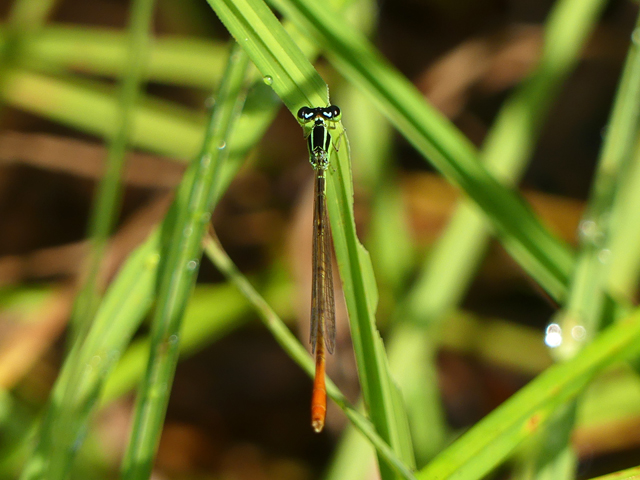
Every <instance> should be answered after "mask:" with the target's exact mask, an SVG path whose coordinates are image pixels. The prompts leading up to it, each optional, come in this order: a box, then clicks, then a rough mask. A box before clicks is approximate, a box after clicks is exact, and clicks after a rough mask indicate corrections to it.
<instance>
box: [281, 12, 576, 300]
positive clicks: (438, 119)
mask: <svg viewBox="0 0 640 480" xmlns="http://www.w3.org/2000/svg"><path fill="white" fill-rule="evenodd" d="M272 3H273V4H275V5H276V6H277V7H278V9H279V10H280V11H281V12H282V13H283V14H284V16H285V17H286V18H288V19H290V20H291V21H293V22H294V23H295V24H297V25H298V28H300V29H303V30H305V31H309V32H311V33H312V34H314V35H315V37H316V38H317V39H318V40H319V41H320V43H321V44H322V45H323V46H324V47H325V48H326V50H327V57H328V58H329V60H330V61H331V62H332V63H333V64H334V65H335V66H336V68H337V69H338V70H339V71H340V72H341V73H342V74H343V75H344V76H345V77H346V78H348V79H349V80H350V81H352V82H353V83H354V84H356V85H357V86H359V87H360V88H361V89H362V90H363V91H365V92H367V93H368V95H369V96H370V97H371V99H372V100H373V102H374V103H375V104H376V105H377V106H378V108H380V109H381V110H382V111H383V112H384V113H385V115H386V116H387V117H388V118H389V120H390V121H391V122H392V123H393V124H394V125H395V126H396V128H398V130H399V131H400V132H401V133H402V134H403V135H404V136H405V137H406V138H407V139H408V140H409V141H410V142H411V143H412V144H413V145H414V146H415V148H416V149H417V150H418V151H419V152H421V153H422V155H423V156H424V157H425V158H426V159H428V160H429V161H430V162H431V163H432V164H433V165H434V166H435V167H436V168H437V169H438V170H440V171H441V172H442V173H443V174H444V175H445V176H446V177H447V178H448V179H449V180H450V181H451V182H453V183H454V184H456V185H458V186H459V187H460V188H462V189H463V190H464V191H465V192H466V193H467V194H468V195H469V197H470V198H471V199H472V200H474V201H475V202H476V203H477V204H478V206H479V207H480V208H481V209H482V210H483V212H484V214H485V215H486V216H487V217H488V218H489V219H490V220H491V223H492V226H493V227H494V228H495V229H496V231H497V233H498V234H499V237H500V239H501V241H502V242H503V243H504V245H505V248H507V250H508V251H509V252H510V254H511V255H512V256H513V257H514V258H515V259H516V260H517V261H518V263H519V264H520V265H521V266H522V267H523V268H524V269H525V270H526V271H528V272H529V273H530V274H532V275H535V279H536V281H538V282H539V283H540V284H541V285H542V287H543V288H544V289H545V290H547V291H548V292H549V294H550V295H551V296H552V297H553V298H555V299H558V300H560V301H561V300H562V299H563V298H564V297H565V295H566V288H567V284H568V277H569V274H570V272H571V269H572V266H573V255H572V252H571V251H570V249H569V248H568V247H567V245H566V244H565V243H564V242H562V241H560V240H558V239H557V238H556V237H555V236H553V235H552V234H551V233H550V232H549V231H548V230H547V229H546V228H544V227H543V226H542V224H541V223H540V221H539V220H538V219H537V217H535V215H534V214H533V213H532V211H531V209H530V208H529V207H528V206H527V205H526V203H525V202H524V201H523V200H522V198H521V197H520V196H518V195H517V194H516V193H515V192H513V191H512V190H510V189H508V188H505V187H504V186H502V185H500V184H499V182H498V181H497V180H496V179H495V178H494V177H493V176H491V175H490V174H489V173H488V172H487V170H486V168H485V167H484V166H482V164H480V162H479V160H478V154H477V152H476V151H475V149H474V147H473V146H472V145H471V143H470V141H469V140H468V139H467V138H466V137H464V135H462V134H461V133H460V132H459V131H458V130H457V129H456V128H455V127H454V126H453V125H451V124H450V123H449V122H448V121H447V120H446V119H445V118H444V117H442V115H441V114H440V113H439V112H437V111H436V110H435V109H434V108H433V107H431V106H430V105H428V104H427V103H426V102H425V100H424V98H423V97H422V95H421V94H420V92H418V91H417V90H416V88H415V87H414V86H413V85H412V84H411V83H410V82H409V81H408V80H407V79H406V78H405V77H404V76H402V75H401V74H400V73H399V72H397V70H395V69H394V68H393V67H392V66H391V65H389V63H388V62H387V61H385V60H383V58H382V56H381V55H380V54H379V52H378V51H376V50H375V49H374V47H373V46H372V45H371V44H370V43H369V42H368V41H367V40H366V39H365V38H364V37H363V36H361V35H360V34H359V33H358V32H357V31H355V30H354V29H352V28H349V26H348V25H347V24H346V23H345V21H344V20H343V19H342V18H341V17H340V16H337V15H335V13H334V12H332V11H331V9H329V8H326V7H325V6H324V5H320V4H318V3H317V2H312V1H306V0H273V1H272Z"/></svg>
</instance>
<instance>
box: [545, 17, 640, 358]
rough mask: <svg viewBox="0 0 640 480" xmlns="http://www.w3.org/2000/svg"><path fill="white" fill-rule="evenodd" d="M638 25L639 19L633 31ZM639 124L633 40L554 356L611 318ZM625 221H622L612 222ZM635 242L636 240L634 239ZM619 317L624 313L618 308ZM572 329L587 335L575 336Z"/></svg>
mask: <svg viewBox="0 0 640 480" xmlns="http://www.w3.org/2000/svg"><path fill="white" fill-rule="evenodd" d="M639 27H640V17H638V20H637V23H636V28H639ZM639 125H640V48H639V47H638V45H637V44H636V43H635V42H631V45H630V49H629V53H628V55H627V60H626V62H625V67H624V70H623V72H622V77H621V80H620V86H619V88H618V92H617V94H616V99H615V102H614V105H613V110H612V113H611V118H610V120H609V125H608V127H607V135H606V136H605V139H604V144H603V147H602V150H601V152H600V158H599V160H598V167H597V170H596V173H595V179H594V182H593V186H592V191H591V195H590V197H589V202H588V205H587V209H586V212H585V214H584V216H583V218H582V220H581V222H580V250H579V255H578V259H577V264H576V269H575V272H574V275H573V277H572V279H571V290H570V295H569V299H568V302H567V305H566V308H565V309H564V310H563V312H561V313H560V315H559V317H558V319H557V322H558V323H559V324H560V326H561V327H562V329H563V341H562V344H561V345H560V346H559V348H558V349H557V355H558V356H561V357H563V358H564V357H570V356H571V355H573V354H574V352H575V351H576V350H578V349H579V348H581V346H582V345H584V342H586V341H588V340H590V339H591V338H593V337H594V336H595V335H596V334H597V332H598V331H599V330H600V329H601V328H602V326H603V325H606V324H608V323H609V322H610V321H611V320H612V319H613V318H614V317H615V314H614V312H613V309H612V304H611V299H610V298H609V296H608V292H607V290H606V288H607V279H608V278H609V275H610V274H609V268H610V261H609V260H610V258H609V257H611V256H612V255H618V256H621V257H624V256H625V250H624V249H622V250H619V251H617V252H613V251H612V250H611V249H610V245H609V244H610V236H611V234H610V229H612V228H613V229H615V224H614V223H611V221H612V218H615V216H613V215H612V207H613V204H614V201H615V198H616V194H617V192H618V191H619V189H620V184H621V183H622V182H623V181H624V179H626V177H627V176H628V170H629V165H630V162H631V160H632V158H633V150H634V147H635V144H636V139H637V133H638V126H639ZM615 219H616V220H618V222H625V221H626V220H625V219H623V218H615ZM636 240H637V239H636ZM620 309H621V310H620V311H619V312H618V315H620V314H622V312H624V310H625V307H624V306H621V307H620ZM574 327H578V328H582V329H584V332H585V334H584V335H582V336H578V338H575V337H576V336H575V335H572V334H571V333H570V332H571V331H572V329H573V328H574Z"/></svg>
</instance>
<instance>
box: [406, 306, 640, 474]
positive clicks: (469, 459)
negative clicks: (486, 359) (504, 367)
mask: <svg viewBox="0 0 640 480" xmlns="http://www.w3.org/2000/svg"><path fill="white" fill-rule="evenodd" d="M638 353H640V311H638V310H636V311H635V312H634V313H633V315H631V316H630V317H628V318H626V319H624V321H621V322H619V323H617V324H615V325H613V326H611V327H609V328H608V329H607V330H605V331H604V332H602V334H601V335H600V336H599V337H598V338H596V339H595V340H594V341H593V343H591V344H590V345H587V347H585V348H584V349H583V350H582V351H581V352H580V353H579V354H578V355H576V357H574V358H573V359H572V360H570V361H568V362H564V363H561V364H557V365H554V366H553V367H550V368H549V369H547V370H546V371H545V372H544V373H542V374H541V375H540V376H538V377H537V378H536V379H535V380H533V381H532V382H531V383H529V384H528V385H527V386H526V387H524V388H523V389H522V390H520V391H519V392H518V393H516V394H515V395H514V396H512V397H511V398H509V400H507V401H506V402H504V403H503V404H502V405H501V406H500V407H498V408H497V409H495V410H494V411H493V412H491V413H490V414H489V415H487V416H486V417H485V418H484V419H482V420H481V421H480V422H479V423H478V424H477V425H475V426H474V427H473V428H471V430H469V431H468V432H467V433H466V434H464V435H463V436H462V437H461V438H460V439H459V440H457V441H456V442H455V443H454V444H453V445H451V446H450V447H449V448H447V449H446V450H445V451H444V452H442V453H441V454H440V455H438V456H437V457H436V458H435V460H433V461H432V462H431V463H430V464H429V465H427V467H425V468H424V469H422V470H421V471H420V472H419V473H418V475H417V477H418V478H419V479H424V480H427V479H434V478H437V479H439V480H448V479H453V478H455V479H456V480H477V479H480V478H482V477H483V476H484V475H486V474H487V473H488V472H490V471H491V470H493V469H494V468H495V467H496V466H498V465H499V464H500V463H501V462H503V461H504V459H505V458H506V457H507V455H509V453H511V452H512V451H513V450H514V449H515V448H516V447H517V446H518V445H519V444H520V443H521V442H522V441H523V440H524V439H526V438H527V437H528V436H529V435H531V434H532V433H533V432H536V431H538V430H539V429H540V428H542V427H543V426H544V425H545V424H546V423H547V422H548V421H549V420H550V418H551V417H552V414H553V413H554V412H555V411H556V409H557V408H558V407H559V406H561V405H564V404H565V403H566V402H568V401H570V400H572V399H574V398H575V397H576V395H578V394H579V393H580V392H581V391H582V390H583V389H584V387H585V385H587V383H588V382H589V381H590V380H591V379H592V378H593V377H594V375H596V374H597V373H599V372H601V371H602V370H603V369H604V368H606V367H608V366H610V365H612V364H613V363H614V362H616V361H621V360H628V359H631V358H634V357H635V356H637V355H638Z"/></svg>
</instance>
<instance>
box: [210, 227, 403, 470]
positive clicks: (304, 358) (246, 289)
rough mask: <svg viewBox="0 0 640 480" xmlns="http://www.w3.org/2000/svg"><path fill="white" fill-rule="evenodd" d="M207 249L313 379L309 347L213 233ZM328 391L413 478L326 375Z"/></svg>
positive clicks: (385, 454) (397, 466)
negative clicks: (286, 322)
mask: <svg viewBox="0 0 640 480" xmlns="http://www.w3.org/2000/svg"><path fill="white" fill-rule="evenodd" d="M205 252H206V254H207V255H208V256H209V258H210V259H211V261H212V262H213V263H214V264H215V266H216V267H217V268H218V270H220V271H221V272H222V273H223V274H224V275H225V276H226V277H227V278H228V279H229V280H230V281H231V282H233V284H234V285H235V286H236V287H237V288H238V289H239V290H240V291H241V292H242V294H243V295H244V296H245V297H246V298H247V299H248V300H249V301H250V302H251V304H252V305H253V307H254V308H255V309H256V311H257V312H258V314H259V315H260V318H261V319H262V321H263V323H264V324H265V326H266V327H267V328H268V329H269V331H270V332H271V334H272V335H273V336H274V338H275V339H276V340H277V342H278V343H279V344H280V346H281V347H282V349H283V350H284V351H285V352H287V354H288V355H289V356H290V357H291V359H292V360H294V361H295V362H296V363H297V364H298V365H299V366H300V367H301V368H302V369H303V370H304V371H305V372H306V373H307V375H309V377H310V378H313V377H314V374H315V363H314V361H313V359H312V358H311V357H310V356H309V353H308V352H307V350H306V349H305V348H304V347H303V346H302V345H301V344H300V341H299V340H298V339H297V338H296V337H295V336H294V335H293V334H292V333H291V331H289V329H288V328H287V326H286V325H285V324H284V322H283V321H282V320H281V319H280V318H279V317H278V315H277V314H276V313H275V311H274V310H273V309H272V308H271V307H270V306H269V304H268V303H267V302H266V301H265V300H264V299H263V298H262V296H261V295H260V294H259V293H258V292H257V291H256V290H255V288H253V286H252V285H251V283H250V282H249V281H248V280H247V279H246V278H245V277H244V276H243V275H242V273H240V271H239V270H238V268H237V267H236V266H235V265H234V263H233V262H232V260H231V259H230V258H229V256H228V255H227V253H226V252H225V251H224V250H223V248H222V246H221V245H220V243H219V242H218V240H217V239H216V238H213V237H211V236H209V237H207V239H206V240H205ZM327 394H328V395H329V397H330V398H331V399H332V400H333V401H334V402H336V404H338V406H339V407H340V408H341V409H342V410H343V411H344V413H345V415H346V416H347V417H348V418H349V419H350V420H351V422H352V423H353V425H354V426H355V427H356V428H357V429H358V430H359V431H360V433H362V434H363V435H365V436H366V437H367V438H368V439H369V441H370V442H371V444H372V445H373V446H374V447H375V448H376V449H378V452H379V453H380V455H382V456H383V457H384V458H385V460H387V461H388V462H389V464H390V465H391V466H392V467H393V468H394V470H395V471H396V473H398V474H399V475H400V476H401V477H402V478H406V479H411V478H414V477H413V474H412V473H411V470H410V468H409V467H408V466H407V465H405V464H404V463H403V462H402V460H401V459H399V458H398V457H397V455H396V454H395V453H394V452H393V450H392V449H391V448H390V447H389V445H388V444H387V443H386V442H385V441H384V440H383V439H382V438H380V436H379V435H378V434H377V433H376V432H375V430H374V428H373V425H371V423H370V422H369V421H368V420H367V419H366V418H364V417H363V416H362V415H361V414H360V413H359V412H358V411H357V410H355V409H354V408H353V407H352V406H351V405H349V403H348V401H347V399H346V397H345V396H344V395H343V394H342V392H340V390H339V389H338V387H336V385H335V384H334V383H333V382H332V381H331V379H330V378H327Z"/></svg>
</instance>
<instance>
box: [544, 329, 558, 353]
mask: <svg viewBox="0 0 640 480" xmlns="http://www.w3.org/2000/svg"><path fill="white" fill-rule="evenodd" d="M544 343H546V344H547V346H548V347H551V348H556V347H559V346H560V345H561V344H562V328H561V327H560V325H558V324H557V323H551V324H549V326H548V327H547V330H546V333H545V336H544Z"/></svg>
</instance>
